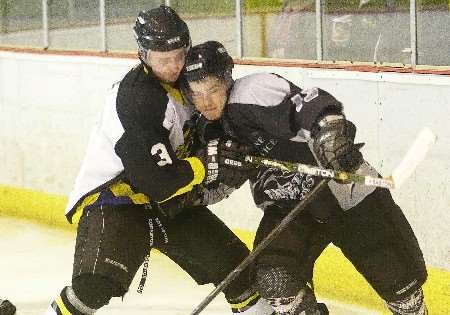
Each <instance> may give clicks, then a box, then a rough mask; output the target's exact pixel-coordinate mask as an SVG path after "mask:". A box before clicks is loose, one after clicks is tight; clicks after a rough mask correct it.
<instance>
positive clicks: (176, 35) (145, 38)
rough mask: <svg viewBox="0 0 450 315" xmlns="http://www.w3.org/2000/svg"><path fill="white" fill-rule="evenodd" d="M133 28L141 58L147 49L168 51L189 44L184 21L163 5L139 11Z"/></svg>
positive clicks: (189, 40)
mask: <svg viewBox="0 0 450 315" xmlns="http://www.w3.org/2000/svg"><path fill="white" fill-rule="evenodd" d="M133 30H134V36H135V38H136V41H137V44H138V49H139V55H140V57H141V58H144V57H146V55H147V51H148V50H156V51H170V50H174V49H178V48H181V47H186V48H189V47H190V45H191V37H190V35H189V29H188V27H187V25H186V23H185V22H184V21H183V20H182V19H181V18H180V17H179V16H178V14H177V13H176V12H175V11H174V10H173V9H172V8H170V7H168V6H165V5H161V6H159V7H157V8H154V9H151V10H145V11H141V12H139V14H138V16H137V18H136V23H135V26H134V28H133Z"/></svg>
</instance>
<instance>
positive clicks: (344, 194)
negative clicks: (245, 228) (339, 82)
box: [183, 42, 427, 315]
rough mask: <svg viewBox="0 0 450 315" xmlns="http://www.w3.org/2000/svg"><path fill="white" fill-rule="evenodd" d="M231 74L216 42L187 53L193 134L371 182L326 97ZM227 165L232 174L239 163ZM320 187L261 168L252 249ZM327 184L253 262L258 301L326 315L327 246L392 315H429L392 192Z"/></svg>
mask: <svg viewBox="0 0 450 315" xmlns="http://www.w3.org/2000/svg"><path fill="white" fill-rule="evenodd" d="M232 68H233V60H232V58H231V57H230V56H229V55H228V53H227V51H226V50H225V48H224V47H223V46H222V45H221V44H220V43H218V42H206V43H204V44H200V45H197V46H194V47H193V48H192V49H191V51H190V52H189V54H188V56H187V58H186V65H185V69H184V72H183V77H184V79H185V80H186V81H187V82H185V83H184V84H183V85H184V92H183V93H184V95H185V97H186V99H188V100H189V101H190V102H192V103H193V104H194V105H195V107H196V108H197V109H198V110H199V111H200V112H201V113H202V114H203V115H204V117H205V118H206V120H204V121H203V123H201V124H200V126H201V127H199V129H201V130H206V131H205V132H204V133H205V135H204V138H206V139H208V137H209V136H208V130H215V134H216V135H215V137H216V136H217V129H218V128H219V127H221V128H222V129H223V132H224V133H225V134H227V136H231V137H233V138H234V139H239V141H240V142H242V143H244V144H246V145H249V146H250V147H251V148H252V150H253V154H259V155H264V156H267V157H271V158H277V159H280V160H290V161H295V162H303V163H308V164H314V165H318V163H316V161H317V162H319V165H321V166H323V167H325V168H333V169H335V170H344V171H349V172H357V173H362V174H366V175H373V176H376V175H377V172H376V171H375V170H374V169H373V168H372V167H371V166H370V165H369V164H368V163H367V162H365V161H364V159H363V157H362V154H361V153H360V151H359V148H360V146H359V145H357V144H354V138H355V133H356V127H355V125H354V124H353V123H352V122H351V121H349V120H347V119H346V117H345V115H344V112H343V106H342V104H341V103H340V102H339V101H338V100H336V99H335V98H334V97H333V96H332V95H331V94H329V93H327V92H326V91H324V90H322V89H319V88H312V89H307V90H305V89H301V88H300V87H298V86H296V85H295V84H293V83H291V82H290V81H288V80H286V79H285V78H283V77H281V76H279V75H276V74H271V73H256V74H251V75H248V76H245V77H243V78H240V79H238V80H236V81H233V79H232V76H231V74H232ZM218 125H220V126H219V127H218ZM219 129H220V128H219ZM313 154H314V155H313ZM315 157H317V160H316V159H315ZM239 162H240V163H239ZM230 164H233V165H234V166H235V167H236V168H239V167H240V166H245V161H244V159H242V158H241V159H240V160H238V161H234V162H233V163H230ZM318 182H319V179H318V178H314V177H311V176H305V175H304V174H297V173H287V172H285V171H280V170H278V169H274V168H265V167H260V168H259V170H258V173H257V175H256V177H255V178H253V179H252V180H251V185H252V192H253V197H254V200H255V202H256V204H257V205H258V206H259V207H260V208H262V209H263V210H264V216H263V218H262V220H261V223H260V226H259V228H258V230H257V234H256V240H255V245H257V244H258V243H259V242H261V240H262V239H264V237H266V236H267V235H268V233H269V232H270V231H271V230H272V229H273V228H274V227H275V226H276V225H277V224H278V223H279V222H280V221H281V220H282V219H283V217H284V216H285V215H286V214H287V213H288V212H289V211H290V210H291V209H292V208H293V207H294V206H295V205H296V204H297V203H298V202H299V201H300V200H302V199H303V198H305V197H307V196H308V193H309V192H310V191H311V189H312V188H313V187H314V186H315V185H316V184H317V183H318ZM325 187H326V188H325V189H322V190H321V191H319V192H318V196H317V198H316V199H315V201H313V202H312V203H311V204H310V205H309V206H308V207H307V211H305V212H303V214H301V215H300V216H299V217H298V219H296V220H295V221H294V222H291V224H290V225H289V227H288V228H287V229H286V230H285V231H284V232H283V233H282V234H281V235H279V237H278V238H277V239H276V240H274V241H273V242H272V243H270V245H269V246H268V247H267V248H266V249H265V250H264V251H263V252H262V253H261V254H260V255H259V256H258V258H257V259H256V264H255V266H254V267H255V273H256V277H257V283H258V290H259V292H260V294H261V296H263V297H264V298H266V299H267V300H268V301H269V303H270V304H271V305H272V306H273V307H274V309H275V310H276V314H282V315H288V314H289V315H293V314H306V315H311V314H314V315H318V314H327V313H328V311H327V310H326V307H325V306H324V305H323V304H318V303H317V302H316V298H315V295H314V292H313V287H312V285H311V279H312V272H313V265H314V261H315V260H316V258H317V257H318V256H319V255H320V253H321V252H322V251H323V249H324V248H325V247H326V246H327V245H328V244H329V243H331V242H332V243H334V244H335V245H336V246H338V247H340V249H341V250H342V252H343V254H344V255H345V256H346V257H347V258H348V259H349V260H350V261H351V262H352V263H353V265H354V266H355V268H356V269H357V271H358V272H360V273H361V274H362V275H363V276H364V278H365V279H366V280H367V281H368V282H369V284H370V285H371V286H372V287H373V288H374V289H375V290H376V292H377V293H378V294H379V295H380V297H381V298H382V299H384V300H385V302H386V304H387V307H388V308H389V310H390V311H391V312H392V313H393V314H397V315H405V314H416V315H424V314H427V309H426V306H425V302H424V296H423V292H422V288H421V286H422V284H423V283H424V282H425V280H426V278H427V272H426V269H425V264H424V260H423V255H422V252H421V250H420V247H419V244H418V242H417V239H416V237H415V235H414V233H413V231H412V229H411V227H410V225H409V223H408V221H407V220H406V218H405V216H404V215H403V213H402V210H401V209H400V207H398V206H397V205H396V204H395V202H394V200H393V199H392V197H391V194H390V192H389V191H388V190H386V189H381V188H377V189H375V188H372V187H368V186H363V185H355V184H352V183H342V182H336V181H329V182H328V185H326V186H325ZM348 290H350V291H351V290H352V288H351V287H349V288H348Z"/></svg>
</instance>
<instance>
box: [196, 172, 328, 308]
mask: <svg viewBox="0 0 450 315" xmlns="http://www.w3.org/2000/svg"><path fill="white" fill-rule="evenodd" d="M327 183H328V180H326V179H322V180H321V181H320V182H319V183H318V184H317V186H316V187H314V188H313V189H312V190H311V191H310V193H309V194H308V195H307V197H306V198H305V199H303V200H301V201H300V202H299V203H298V204H297V206H295V207H294V209H292V210H291V212H289V213H288V214H287V215H286V216H285V217H284V219H283V220H282V221H281V222H280V224H278V225H277V226H276V227H275V228H274V229H273V230H272V231H271V232H270V233H269V235H267V236H266V238H264V239H263V240H262V241H261V243H259V244H258V246H256V247H255V248H254V249H253V250H252V252H251V253H250V254H249V255H248V256H247V257H246V258H245V259H244V260H243V261H242V262H241V263H240V264H239V265H238V266H237V267H236V268H235V269H234V270H233V271H231V272H230V273H229V274H228V276H227V277H226V278H225V279H224V280H223V281H222V282H221V283H220V284H219V285H218V286H216V288H215V289H214V290H213V291H211V293H210V294H209V295H208V296H207V297H206V298H205V299H204V300H203V301H202V302H201V303H200V304H199V305H198V306H197V307H196V308H195V309H194V310H193V311H192V313H191V314H190V315H197V314H200V312H201V311H202V310H203V309H204V308H205V307H206V306H208V304H209V303H211V301H212V300H213V299H214V298H215V297H216V296H217V295H218V294H219V293H220V292H222V291H223V290H224V289H225V288H226V287H227V286H228V285H229V284H230V283H231V281H233V280H234V279H235V278H236V277H237V276H238V275H239V274H240V273H241V272H242V271H244V269H245V268H246V267H248V265H250V264H251V263H252V262H253V261H254V260H255V258H256V257H257V256H258V255H259V253H260V252H261V251H262V250H264V249H265V248H266V247H267V246H268V245H269V244H270V243H271V242H272V241H273V240H274V239H275V238H276V237H277V236H278V235H279V234H280V233H281V232H283V231H284V230H285V229H286V227H287V226H288V225H289V223H290V222H291V221H292V220H294V219H295V217H296V216H297V215H299V214H300V213H301V212H302V211H303V210H304V209H305V207H306V206H307V205H308V204H309V203H311V202H312V201H313V200H315V198H316V197H317V192H318V191H320V190H321V189H322V188H323V187H325V186H326V184H327Z"/></svg>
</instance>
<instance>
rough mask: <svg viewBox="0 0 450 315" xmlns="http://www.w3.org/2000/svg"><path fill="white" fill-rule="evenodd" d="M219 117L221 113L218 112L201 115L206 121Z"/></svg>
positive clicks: (212, 111)
mask: <svg viewBox="0 0 450 315" xmlns="http://www.w3.org/2000/svg"><path fill="white" fill-rule="evenodd" d="M221 115H222V111H219V110H211V111H206V112H204V113H203V116H205V117H206V119H208V120H218V119H219V118H220V116H221Z"/></svg>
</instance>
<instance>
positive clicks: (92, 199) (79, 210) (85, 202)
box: [72, 192, 100, 224]
mask: <svg viewBox="0 0 450 315" xmlns="http://www.w3.org/2000/svg"><path fill="white" fill-rule="evenodd" d="M99 196H100V193H99V192H98V193H95V194H93V195H90V196H87V197H85V198H84V200H83V202H82V203H81V204H80V205H79V206H78V207H77V208H76V210H75V213H74V214H73V216H72V223H74V224H77V223H78V221H80V218H81V215H82V214H83V211H84V208H85V207H86V206H89V205H91V204H93V203H94V202H96V201H97V199H98V197H99Z"/></svg>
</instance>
